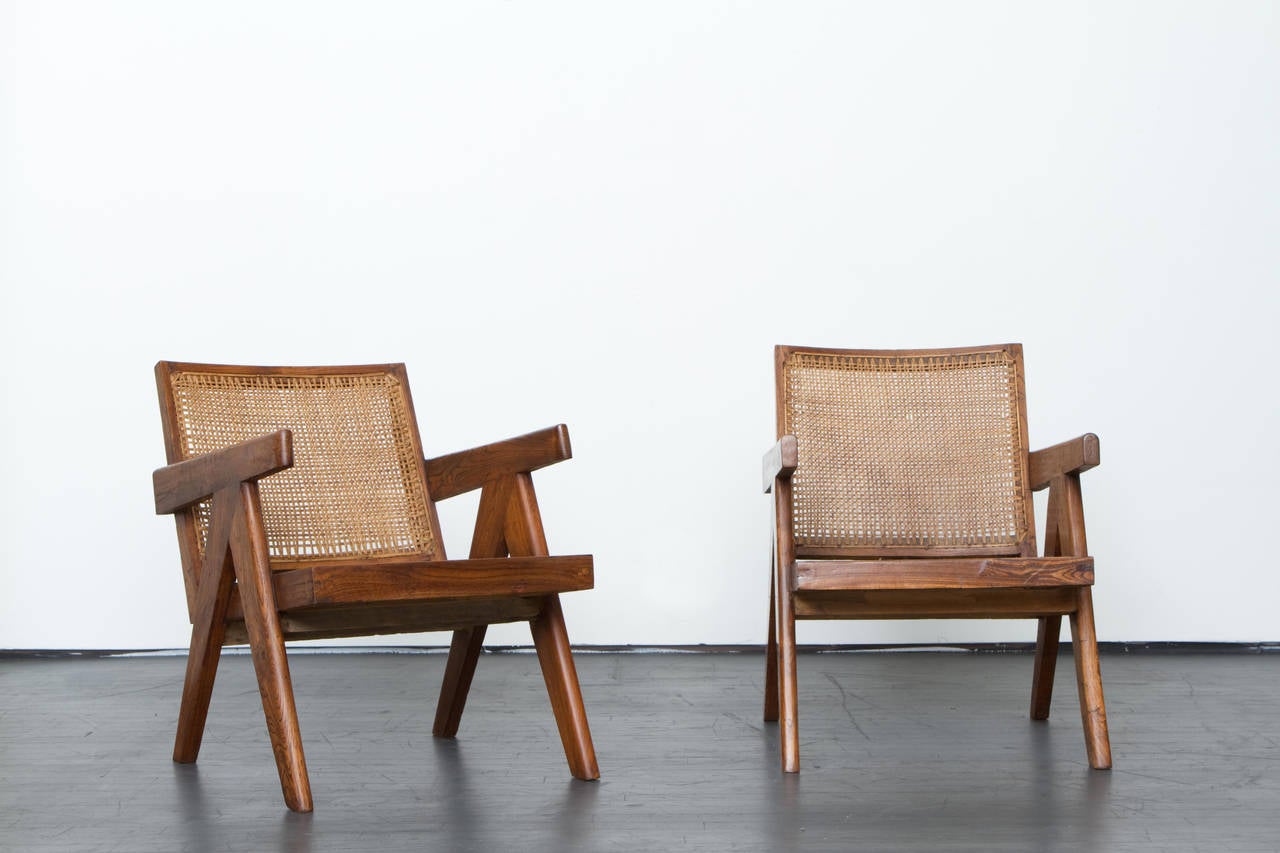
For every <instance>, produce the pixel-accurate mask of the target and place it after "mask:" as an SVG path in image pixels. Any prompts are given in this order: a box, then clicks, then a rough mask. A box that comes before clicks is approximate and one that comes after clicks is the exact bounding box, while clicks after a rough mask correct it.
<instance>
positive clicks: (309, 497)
mask: <svg viewBox="0 0 1280 853" xmlns="http://www.w3.org/2000/svg"><path fill="white" fill-rule="evenodd" d="M156 382H157V386H158V390H159V394H160V412H161V418H162V421H163V424H164V437H165V449H166V451H167V454H168V460H169V465H168V466H166V467H164V468H161V469H159V470H157V471H156V472H155V474H154V485H155V500H156V512H158V513H172V514H174V515H175V517H176V520H177V528H178V548H179V551H180V552H181V555H182V570H183V578H184V580H185V582H186V591H187V608H188V611H189V613H190V616H191V623H192V628H191V653H190V657H189V658H188V660H187V674H186V683H185V686H184V688H183V692H182V705H181V710H180V712H179V717H178V733H177V738H176V742H175V745H174V751H173V758H174V760H175V761H178V762H183V763H188V762H193V761H195V760H196V756H197V754H198V753H199V751H200V740H201V736H202V735H203V733H204V726H205V718H206V716H207V713H208V710H209V697H210V694H211V692H212V690H213V681H214V675H215V673H216V671H217V667H218V659H219V656H220V653H221V649H222V646H224V645H227V644H233V643H245V642H247V643H248V644H249V647H250V649H251V651H252V656H253V665H254V669H255V671H256V673H257V677H258V687H259V690H260V692H261V694H262V705H263V710H264V712H265V713H266V719H267V730H268V732H269V734H270V737H271V745H272V749H273V750H274V752H275V757H276V765H277V768H278V770H279V773H280V784H281V787H282V788H283V791H284V799H285V803H286V804H287V805H288V807H289V808H290V809H292V810H294V811H310V810H311V808H312V800H311V786H310V781H309V780H308V777H307V768H306V761H305V759H304V757H303V752H302V739H301V736H300V733H299V730H298V716H297V712H296V710H295V706H294V699H293V688H292V686H291V684H290V680H289V665H288V662H287V661H286V658H285V641H286V640H291V639H315V638H324V637H353V636H360V635H373V634H392V633H403V632H412V631H430V630H441V629H452V630H453V631H454V634H453V643H452V646H451V648H450V651H449V658H448V662H447V664H446V668H445V674H444V684H443V686H442V688H441V690H440V700H439V705H438V707H437V710H436V717H435V725H434V727H433V733H434V734H435V735H437V736H439V737H453V736H454V735H455V734H456V733H457V731H458V724H459V721H460V719H461V717H462V710H463V705H464V703H465V702H466V698H467V691H468V689H469V687H470V684H471V677H472V674H473V673H474V672H475V667H476V661H477V658H478V657H479V654H480V651H481V644H482V643H483V641H484V635H485V629H486V627H487V626H488V625H490V624H493V623H499V622H514V621H521V620H527V621H528V622H529V625H530V627H531V628H532V633H533V641H534V645H535V646H536V648H537V652H538V659H539V662H540V664H541V666H542V673H543V676H544V678H545V680H546V685H547V692H548V693H549V694H550V698H551V707H552V710H553V712H554V714H555V718H556V724H557V726H558V727H559V730H560V737H561V740H562V742H563V744H564V749H565V755H566V756H567V758H568V761H569V769H570V772H571V773H572V774H573V775H574V776H575V777H577V778H579V779H596V778H598V777H599V775H600V773H599V770H598V769H597V767H596V758H595V751H594V748H593V746H592V743H591V733H590V731H589V730H588V727H587V717H586V712H585V710H584V708H583V704H582V695H581V693H580V691H579V688H578V677H577V673H576V671H575V669H574V665H573V658H572V656H571V655H570V650H569V639H568V635H567V634H566V632H565V625H564V618H563V616H562V614H561V609H560V599H559V593H562V592H569V591H572V590H582V589H591V587H592V584H593V566H592V559H591V557H590V556H563V557H552V556H548V552H547V542H546V538H545V536H544V534H543V529H542V519H541V517H540V515H539V512H538V502H537V499H536V497H535V495H534V491H533V481H532V479H531V477H530V472H532V471H535V470H537V469H539V468H542V467H544V466H547V465H550V464H552V463H555V462H559V461H561V460H564V459H568V458H569V457H570V455H571V453H570V449H569V434H568V431H567V430H566V428H565V427H564V426H563V425H561V426H556V427H552V428H550V429H544V430H541V431H539V432H534V433H530V434H528V435H524V436H520V437H519V438H513V439H510V440H508V441H502V442H498V443H496V444H489V445H485V446H483V447H477V448H474V449H472V450H466V451H462V452H460V453H453V454H450V455H447V456H441V457H439V458H436V459H424V458H423V454H422V445H421V441H420V439H419V436H418V427H417V422H416V420H415V418H414V413H413V403H412V400H411V398H410V396H409V384H408V379H407V376H406V374H405V369H404V366H403V365H400V364H384V365H370V366H360V367H324V368H293V367H278V368H276V367H271V368H268V367H231V366H225V365H208V364H181V363H174V362H165V361H162V362H160V363H159V364H157V365H156ZM473 489H481V490H482V491H481V495H480V507H479V512H478V518H477V519H476V527H475V535H474V538H473V540H472V544H471V557H470V559H467V560H449V559H447V558H446V556H445V552H444V546H443V543H442V541H441V538H440V529H439V521H438V520H437V517H436V510H435V501H439V500H444V499H445V498H449V497H453V496H455V495H459V494H462V493H464V492H469V491H471V490H473Z"/></svg>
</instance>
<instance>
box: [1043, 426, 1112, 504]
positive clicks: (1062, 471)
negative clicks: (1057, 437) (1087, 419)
mask: <svg viewBox="0 0 1280 853" xmlns="http://www.w3.org/2000/svg"><path fill="white" fill-rule="evenodd" d="M1098 462H1099V455H1098V437H1097V436H1096V435H1094V434H1093V433H1091V432H1087V433H1085V434H1084V435H1082V436H1080V437H1079V438H1073V439H1071V440H1070V441H1064V442H1062V443H1061V444H1055V445H1053V446H1052V447H1046V448H1044V449H1043V450H1033V451H1032V452H1031V454H1030V462H1029V464H1028V466H1027V467H1028V471H1029V474H1030V478H1031V490H1032V491H1033V492H1038V491H1040V490H1041V489H1043V488H1045V487H1046V486H1048V485H1049V483H1050V482H1051V481H1052V480H1053V479H1054V478H1055V477H1061V476H1064V475H1066V474H1079V473H1081V472H1082V471H1088V470H1089V469H1090V468H1095V467H1097V465H1098Z"/></svg>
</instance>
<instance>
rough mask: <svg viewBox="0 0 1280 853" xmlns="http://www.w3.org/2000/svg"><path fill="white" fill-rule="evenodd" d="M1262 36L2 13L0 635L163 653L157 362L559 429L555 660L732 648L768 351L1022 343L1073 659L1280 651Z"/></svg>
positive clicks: (431, 7)
mask: <svg viewBox="0 0 1280 853" xmlns="http://www.w3.org/2000/svg"><path fill="white" fill-rule="evenodd" d="M1277 45H1280V6H1277V5H1276V4H1274V3H1248V2H1237V3H1230V4H1213V3H1171V2H1151V3H1132V2H1121V3H1116V2H1100V3H1095V4H1086V3H1079V4H1075V3H1069V4H1024V3H1007V4H997V3H942V2H939V3H912V2H887V0H886V2H876V3H861V4H853V3H825V4H822V3H806V4H796V3H788V2H760V3H732V4H715V3H709V2H695V3H686V2H672V3H633V4H610V3H604V4H602V3H593V2H583V3H579V4H570V3H506V2H501V3H470V2H468V3H435V4H418V3H407V2H406V3H355V2H351V3H327V4H314V3H303V2H276V3H267V4H258V3H249V2H245V3H205V4H175V3H169V2H154V3H129V2H118V3H110V4H106V3H96V2H84V3H54V2H16V3H15V2H11V0H10V2H0V51H2V52H3V55H4V62H3V66H0V85H2V86H3V89H2V90H0V105H2V106H3V112H2V113H0V121H2V122H3V124H2V125H0V132H2V133H0V146H2V147H0V181H3V184H0V217H3V219H2V220H0V226H2V230H0V239H2V240H3V244H2V245H0V281H2V283H3V297H2V298H3V320H2V321H0V322H2V323H3V328H2V329H0V331H2V332H3V338H2V342H0V347H2V348H3V357H4V363H5V365H6V370H5V371H4V372H3V374H0V376H2V379H0V382H2V383H3V400H4V416H3V420H2V421H0V448H2V449H0V454H2V456H0V462H2V465H3V467H2V468H0V483H2V484H3V488H2V489H0V501H3V504H2V506H0V510H2V512H0V561H2V562H0V648H40V647H59V648H103V647H112V648H128V647H172V646H181V645H183V644H185V642H186V640H187V638H188V637H187V635H188V629H187V625H186V617H185V609H184V607H183V596H182V591H181V581H180V576H179V570H178V561H177V550H176V545H175V542H174V538H173V533H172V524H171V523H170V521H169V519H167V518H157V517H156V516H154V515H153V512H152V506H151V496H150V472H151V470H152V469H153V468H154V467H156V466H158V465H160V464H161V463H162V462H163V453H162V450H161V438H160V428H159V421H158V416H157V412H156V404H155V399H154V397H155V394H154V388H153V384H152V375H151V366H152V364H153V363H154V362H155V361H156V360H157V359H160V358H173V359H187V360H207V361H226V362H240V363H266V364H270V363H300V364H307V363H350V362H366V361H391V360H403V361H405V362H407V363H408V365H409V370H410V374H411V376H412V378H413V379H414V381H415V383H416V384H415V387H416V389H417V395H416V396H417V398H418V401H419V417H420V420H421V421H422V424H423V431H424V442H425V444H426V446H427V449H428V452H429V453H437V452H445V451H448V450H453V449H457V448H461V447H465V446H470V445H472V444H475V443H480V442H484V441H489V440H493V439H497V438H500V437H504V436H507V435H510V434H514V433H518V432H524V431H526V430H529V429H533V428H537V427H542V426H546V425H550V424H554V423H557V422H560V421H564V422H567V423H568V424H569V425H570V428H571V432H572V436H573V442H574V448H575V451H576V458H575V459H574V460H573V461H571V462H569V463H566V464H563V465H561V466H558V467H557V468H554V469H549V470H547V471H545V472H543V473H542V474H541V475H540V476H539V477H538V483H539V485H540V492H541V497H542V499H543V502H544V515H545V518H546V520H547V523H548V528H549V534H550V538H551V543H552V547H553V549H554V550H557V551H560V552H562V553H574V552H584V551H590V552H593V553H594V554H595V555H596V564H597V571H596V578H597V589H596V591H594V592H591V593H579V594H574V595H570V596H568V597H567V598H566V609H567V612H568V618H569V621H570V624H569V627H570V633H571V636H572V638H573V639H574V641H575V642H579V643H634V644H657V643H700V642H705V643H751V642H761V641H762V640H763V639H764V619H765V615H766V601H767V599H766V584H767V578H766V576H767V567H768V552H767V542H768V532H767V525H768V508H767V507H768V504H767V499H766V498H765V497H764V496H762V495H761V494H760V493H759V487H758V476H759V475H758V469H759V458H760V455H761V453H762V452H763V451H764V450H765V448H766V447H767V446H768V445H769V444H770V443H771V442H772V440H773V438H774V436H773V432H772V429H773V423H772V410H773V399H772V394H773V389H772V373H771V370H772V367H771V364H772V362H771V358H772V353H771V347H772V345H773V344H775V343H781V342H787V343H806V344H816V345H828V346H858V347H877V346H884V347H910V346H949V345H961V344H967V343H990V342H999V341H1008V340H1020V341H1022V342H1023V343H1024V344H1025V345H1026V353H1027V368H1028V375H1029V385H1028V394H1029V398H1030V416H1031V436H1032V443H1033V444H1035V445H1037V446H1039V445H1044V444H1049V443H1052V442H1055V441H1059V440H1062V439H1065V438H1068V437H1071V436H1074V435H1077V434H1079V433H1081V432H1084V431H1087V430H1092V431H1095V432H1097V433H1099V434H1100V435H1101V437H1102V446H1103V458H1104V462H1103V465H1102V467H1100V468H1099V469H1098V470H1096V471H1094V472H1092V473H1090V474H1089V475H1088V476H1087V478H1086V479H1087V482H1086V485H1085V498H1086V510H1087V515H1088V520H1089V530H1090V544H1091V548H1092V551H1093V553H1094V554H1095V555H1096V557H1097V571H1098V579H1099V580H1098V586H1097V591H1096V598H1097V611H1098V624H1099V633H1100V636H1101V637H1102V639H1104V640H1228V641H1257V640H1280V625H1278V624H1277V621H1276V617H1275V603H1276V601H1277V600H1280V580H1278V578H1280V572H1277V567H1276V565H1275V559H1274V557H1273V556H1272V555H1273V552H1274V550H1275V549H1274V547H1273V546H1272V545H1271V544H1270V539H1271V534H1272V530H1273V528H1274V525H1275V521H1276V517H1277V513H1276V509H1277V507H1276V501H1275V498H1274V494H1275V492H1274V485H1275V482H1276V475H1277V473H1278V472H1277V467H1278V466H1277V462H1278V460H1280V456H1278V454H1277V441H1276V438H1275V437H1276V432H1277V425H1278V418H1277V406H1276V392H1275V389H1276V381H1275V378H1274V377H1275V372H1274V367H1275V361H1276V359H1275V356H1276V344H1275V340H1276V336H1275V330H1274V326H1275V324H1276V322H1277V319H1278V318H1280V312H1278V311H1277V308H1278V305H1277V296H1276V292H1275V287H1276V284H1277V270H1278V269H1280V240H1277V235H1278V234H1280V166H1278V163H1280V158H1278V157H1277V150H1278V145H1280V51H1278V50H1277V49H1276V48H1277ZM454 503H457V506H454ZM473 508H474V502H473V501H467V500H464V499H459V501H457V502H449V503H446V504H444V505H443V506H442V516H443V523H444V525H445V527H446V531H447V537H448V538H447V545H448V547H449V549H450V551H451V552H452V553H454V554H457V555H462V554H465V549H466V545H467V541H468V538H469V534H470V525H471V517H470V513H471V511H472V510H473ZM1033 633H1034V631H1033V628H1032V626H1031V625H1030V624H1029V623H998V622H992V623H985V622H973V623H969V622H937V623H933V622H929V623H828V624H825V625H817V624H814V625H804V626H802V628H801V641H802V642H908V641H913V642H933V641H963V640H972V641H985V640H1011V641H1013V640H1029V639H1031V638H1032V637H1033ZM490 636H491V638H492V639H493V641H495V642H512V643H524V642H527V641H528V633H527V630H526V629H524V628H523V626H512V627H510V628H504V629H502V630H498V631H495V632H493V633H491V635H490ZM418 639H419V640H421V641H423V642H442V641H444V639H445V638H444V637H443V636H442V635H429V636H425V637H421V638H418ZM379 642H381V641H379Z"/></svg>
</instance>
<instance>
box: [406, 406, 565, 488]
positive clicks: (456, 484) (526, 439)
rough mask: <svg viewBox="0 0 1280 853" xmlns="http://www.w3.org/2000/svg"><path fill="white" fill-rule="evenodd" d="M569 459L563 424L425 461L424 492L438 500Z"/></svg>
mask: <svg viewBox="0 0 1280 853" xmlns="http://www.w3.org/2000/svg"><path fill="white" fill-rule="evenodd" d="M571 458H573V450H572V448H570V447H569V428H568V427H567V426H565V425H564V424H558V425H557V426H553V427H547V428H546V429H540V430H538V431H537V432H531V433H528V434H526V435H520V436H516V437H515V438H508V439H507V440H506V441H495V442H494V443H493V444H483V445H481V446H480V447H473V448H471V449H470V450H460V451H458V452H457V453H449V454H447V455H445V456H437V457H436V458H435V459H428V460H426V464H427V489H428V491H430V492H431V499H432V500H437V501H442V500H444V499H445V498H451V497H454V496H456V495H460V494H463V493H464V492H470V491H472V490H473V489H478V488H480V487H481V486H483V485H484V484H485V483H486V482H488V481H490V480H492V479H494V478H496V477H500V476H502V475H503V474H522V473H528V472H530V471H536V470H538V469H539V468H545V467H547V466H548V465H554V464H555V463H556V462H563V461H564V460H566V459H571Z"/></svg>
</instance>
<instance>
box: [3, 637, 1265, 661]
mask: <svg viewBox="0 0 1280 853" xmlns="http://www.w3.org/2000/svg"><path fill="white" fill-rule="evenodd" d="M1062 645H1063V646H1066V647H1068V648H1069V647H1070V646H1071V643H1070V642H1063V643H1062ZM1098 649H1099V651H1100V652H1101V653H1102V654H1104V655H1165V654H1177V655H1187V654H1211V655H1260V654H1278V653H1280V642H1259V643H1188V642H1181V641H1174V642H1164V641H1160V642H1109V643H1098ZM448 650H449V648H448V646H303V647H296V648H291V649H290V651H291V652H292V653H293V654H444V653H445V652H447V651H448ZM573 650H574V652H575V653H578V654H704V655H724V654H763V653H764V646H762V645H693V646H682V645H674V646H670V645H657V646H645V645H632V646H603V645H601V646H591V645H586V646H574V647H573ZM247 651H248V650H247V648H244V647H231V648H228V649H226V650H225V651H224V654H244V653H246V652H247ZM798 651H799V652H800V653H801V654H889V653H902V652H914V653H917V654H920V653H925V654H956V653H962V654H989V655H1001V654H1015V655H1024V654H1030V653H1031V652H1033V651H1035V643H850V644H842V645H801V646H800V647H799V648H798ZM186 653H187V650H186V649H0V660H4V659H15V658H117V657H167V656H176V655H185V654H186ZM485 653H486V654H532V653H533V647H532V646H486V647H485Z"/></svg>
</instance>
